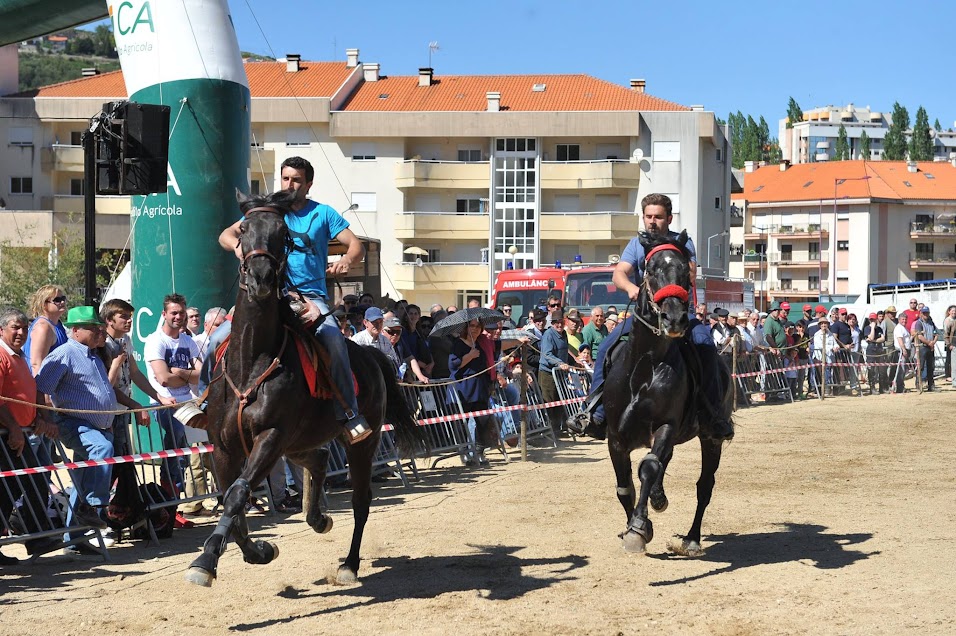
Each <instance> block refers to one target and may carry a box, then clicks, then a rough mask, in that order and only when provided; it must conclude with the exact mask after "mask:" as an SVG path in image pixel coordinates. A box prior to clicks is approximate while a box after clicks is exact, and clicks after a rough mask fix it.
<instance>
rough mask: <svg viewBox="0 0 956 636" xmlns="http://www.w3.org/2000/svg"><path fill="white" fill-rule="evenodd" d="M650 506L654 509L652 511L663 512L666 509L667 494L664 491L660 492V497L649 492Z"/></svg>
mask: <svg viewBox="0 0 956 636" xmlns="http://www.w3.org/2000/svg"><path fill="white" fill-rule="evenodd" d="M650 500H651V508H653V509H654V512H664V511H665V510H667V503H668V502H667V495H665V494H664V493H661V494H660V497H656V496H655V495H654V493H651V496H650Z"/></svg>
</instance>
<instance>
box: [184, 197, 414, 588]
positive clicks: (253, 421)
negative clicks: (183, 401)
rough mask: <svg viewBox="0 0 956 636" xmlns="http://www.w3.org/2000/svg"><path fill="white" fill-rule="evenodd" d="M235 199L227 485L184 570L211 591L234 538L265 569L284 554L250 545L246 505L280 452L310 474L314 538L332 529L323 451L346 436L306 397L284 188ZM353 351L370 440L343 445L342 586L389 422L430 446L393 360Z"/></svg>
mask: <svg viewBox="0 0 956 636" xmlns="http://www.w3.org/2000/svg"><path fill="white" fill-rule="evenodd" d="M239 199H240V209H241V210H242V212H243V214H244V215H245V220H244V221H243V223H242V226H241V230H240V231H241V238H240V242H241V245H242V254H243V260H242V265H241V267H240V276H241V279H240V284H239V293H238V297H237V299H236V310H235V315H234V316H233V320H232V334H231V336H230V342H229V347H228V349H227V350H226V354H225V356H224V358H223V360H222V362H221V363H220V364H219V365H218V367H217V368H216V371H215V373H214V375H213V380H212V382H211V384H210V390H209V399H208V403H209V406H208V413H209V422H208V432H209V437H210V439H211V441H212V442H213V444H214V445H215V451H214V452H213V459H214V461H215V463H216V468H217V470H218V474H219V477H220V479H221V480H222V483H223V484H231V485H230V486H229V489H228V490H227V491H226V493H225V495H224V496H223V512H222V518H221V519H220V521H219V524H218V525H217V526H216V529H215V531H214V532H213V534H212V536H210V537H209V539H207V540H206V543H205V544H204V546H203V554H202V555H201V556H200V557H199V558H197V559H196V560H195V561H193V562H192V564H191V565H190V567H189V570H188V571H187V573H186V580H187V581H190V582H192V583H196V584H198V585H203V586H207V587H208V586H210V585H212V581H213V579H215V578H216V567H217V565H218V562H219V557H220V556H221V555H222V553H223V551H224V550H225V548H226V543H227V542H228V540H229V537H230V535H231V536H232V538H233V539H235V541H236V543H237V544H238V545H239V548H240V549H241V550H242V554H243V557H244V559H245V561H246V562H247V563H256V564H264V563H269V562H270V561H272V560H273V559H275V558H276V556H278V553H279V551H278V548H277V547H276V545H275V544H273V543H269V542H266V541H257V540H252V539H250V537H249V531H248V527H247V525H246V519H245V505H246V502H247V501H248V499H249V494H250V491H251V486H252V485H254V484H257V483H259V482H261V481H262V479H264V478H265V476H266V475H267V474H268V473H269V471H270V469H271V468H272V466H273V465H274V464H275V462H276V461H277V460H278V459H279V458H280V457H282V456H283V455H285V456H286V457H288V459H289V460H291V461H292V462H294V463H296V464H298V465H299V466H301V467H302V468H304V469H306V471H307V473H306V476H305V478H306V479H309V478H311V479H312V484H313V486H312V492H313V493H314V495H313V497H312V501H311V504H310V506H309V509H308V510H307V513H306V520H307V522H308V524H309V525H310V526H311V527H312V528H313V529H314V530H315V531H316V532H321V533H325V532H328V531H329V530H331V528H332V518H331V517H330V516H328V515H327V514H326V511H325V510H324V509H323V505H322V497H321V492H322V487H323V483H324V481H325V473H326V470H327V467H328V461H329V450H328V448H327V447H325V445H326V444H327V443H328V442H330V441H331V440H333V439H335V438H336V437H339V438H340V439H343V441H345V440H346V438H347V434H346V433H345V431H344V429H343V427H342V425H341V424H339V423H338V422H336V420H335V415H334V410H333V408H332V404H331V402H329V401H326V400H319V399H315V398H313V397H311V395H310V391H309V387H308V386H307V381H306V376H305V373H306V372H309V371H305V370H303V366H302V364H301V362H300V358H299V355H298V352H297V350H296V345H295V343H294V342H293V335H295V336H296V337H302V338H306V339H309V338H312V337H314V336H313V335H312V334H311V333H308V332H307V331H305V330H304V329H303V328H302V327H300V326H298V325H299V321H298V319H297V318H296V317H295V315H294V313H293V312H292V310H291V309H290V307H289V303H288V301H287V300H286V299H285V298H283V296H282V293H281V290H282V287H283V285H284V269H285V262H286V256H287V254H288V250H289V249H290V248H291V246H292V244H291V240H290V237H289V232H288V228H287V227H286V224H285V221H284V219H283V216H284V214H285V212H286V211H287V210H288V209H289V204H290V203H291V199H290V198H289V196H288V195H287V194H286V193H284V192H279V193H276V194H273V195H270V196H267V197H251V198H246V197H243V196H241V195H240V197H239ZM348 352H349V359H350V361H351V365H352V372H353V373H354V375H355V377H356V378H357V380H358V406H359V410H360V411H361V412H362V414H363V415H365V417H366V419H367V420H368V422H369V424H370V425H371V426H372V428H373V430H374V434H373V435H371V436H370V437H368V438H366V439H365V440H362V441H361V442H358V443H355V444H349V443H348V442H347V441H345V446H346V451H347V455H348V463H349V470H350V475H351V480H352V512H353V515H354V517H355V529H354V530H353V532H352V544H351V548H350V550H349V554H348V556H347V557H346V559H345V562H344V563H343V564H342V566H341V567H339V569H338V575H337V578H338V580H339V581H340V582H351V581H355V580H356V577H357V574H358V569H359V560H360V558H359V550H360V547H361V543H362V533H363V531H364V529H365V522H366V521H367V519H368V512H369V505H370V503H371V500H372V491H371V487H370V485H371V476H372V459H373V457H374V455H375V452H376V449H377V448H378V444H379V438H380V436H381V429H382V423H383V421H384V420H385V419H386V418H387V419H388V421H389V422H390V423H391V424H392V425H393V426H394V427H395V432H396V434H397V440H398V443H399V447H400V448H402V449H403V451H405V452H411V451H414V450H417V449H420V448H422V446H423V444H424V441H423V437H422V435H421V433H420V431H419V429H418V427H417V426H416V423H415V421H414V420H413V419H412V417H411V414H410V412H409V409H408V405H407V402H406V401H405V398H404V396H403V394H402V392H401V389H400V387H399V386H398V382H397V379H396V377H395V370H394V368H393V365H392V363H391V362H390V361H389V360H388V359H387V358H386V357H385V355H384V354H382V353H381V352H379V351H377V350H375V349H372V348H368V347H361V346H359V345H356V344H354V343H352V342H349V343H348ZM209 355H215V352H209ZM336 363H337V361H332V364H336ZM242 396H245V397H242Z"/></svg>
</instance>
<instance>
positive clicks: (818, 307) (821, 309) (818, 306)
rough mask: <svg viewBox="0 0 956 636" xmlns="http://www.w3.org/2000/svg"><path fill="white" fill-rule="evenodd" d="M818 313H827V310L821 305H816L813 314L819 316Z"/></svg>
mask: <svg viewBox="0 0 956 636" xmlns="http://www.w3.org/2000/svg"><path fill="white" fill-rule="evenodd" d="M820 312H823V313H827V308H826V307H824V306H823V305H817V306H816V307H814V308H813V313H815V314H819V313H820Z"/></svg>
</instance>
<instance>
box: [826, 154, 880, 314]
mask: <svg viewBox="0 0 956 636" xmlns="http://www.w3.org/2000/svg"><path fill="white" fill-rule="evenodd" d="M863 165H864V167H865V166H866V163H865V162H864V164H863ZM869 178H870V175H865V176H862V177H846V178H843V177H837V178H835V179H834V180H833V232H832V233H831V235H830V296H831V298H832V296H833V294H834V293H835V292H836V281H837V278H836V253H837V249H836V240H837V188H839V187H840V186H841V185H843V184H844V183H846V182H847V181H866V180H867V179H869ZM820 243H821V245H820V248H821V249H822V248H823V225H822V224H821V225H820ZM820 258H821V259H822V258H823V255H822V254H821V255H820ZM821 293H822V289H821Z"/></svg>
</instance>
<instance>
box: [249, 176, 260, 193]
mask: <svg viewBox="0 0 956 636" xmlns="http://www.w3.org/2000/svg"><path fill="white" fill-rule="evenodd" d="M261 191H262V183H261V182H260V181H259V180H258V179H253V180H252V182H251V183H250V184H249V194H260V193H261Z"/></svg>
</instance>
